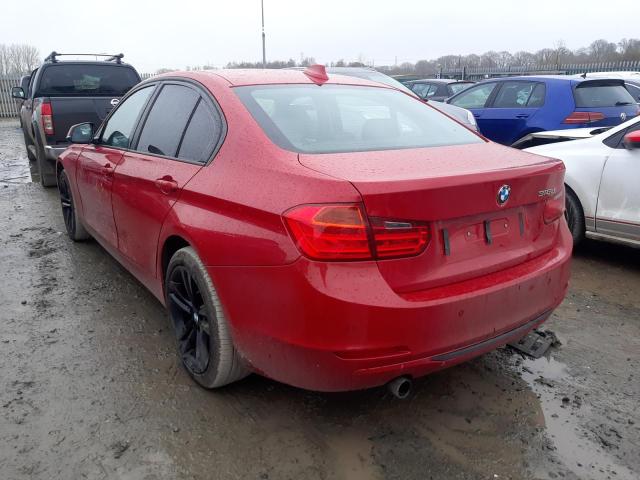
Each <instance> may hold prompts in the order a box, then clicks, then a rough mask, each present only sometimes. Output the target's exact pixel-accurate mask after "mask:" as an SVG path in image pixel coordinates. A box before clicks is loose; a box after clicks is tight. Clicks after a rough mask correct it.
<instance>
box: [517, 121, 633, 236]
mask: <svg viewBox="0 0 640 480" xmlns="http://www.w3.org/2000/svg"><path fill="white" fill-rule="evenodd" d="M598 132H599V131H598V130H597V129H595V130H594V129H593V128H590V129H589V128H584V129H575V130H571V131H568V130H563V131H557V132H543V133H544V134H546V135H547V137H548V138H554V139H555V140H561V139H562V138H563V136H564V138H576V137H586V138H581V139H579V140H570V141H560V142H558V143H551V144H548V145H541V146H537V147H532V148H527V149H525V151H528V152H531V153H537V154H540V155H545V156H548V157H554V158H559V159H560V160H562V161H563V162H564V164H565V166H566V168H567V171H566V175H565V186H566V199H567V208H566V217H567V222H568V224H569V228H570V230H571V233H572V234H573V241H574V244H578V243H579V242H580V241H581V240H582V239H583V238H584V237H585V235H586V236H587V237H589V238H595V239H599V240H608V241H613V242H618V243H624V244H627V245H632V246H635V247H640V117H636V118H634V119H632V120H629V121H628V122H625V123H623V124H621V125H618V126H617V127H613V128H611V129H609V130H606V131H604V132H602V133H598Z"/></svg>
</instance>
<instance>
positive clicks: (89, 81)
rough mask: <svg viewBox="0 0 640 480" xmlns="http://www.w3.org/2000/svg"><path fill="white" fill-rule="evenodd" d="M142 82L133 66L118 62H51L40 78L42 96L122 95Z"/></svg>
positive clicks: (39, 89) (39, 88)
mask: <svg viewBox="0 0 640 480" xmlns="http://www.w3.org/2000/svg"><path fill="white" fill-rule="evenodd" d="M139 81H140V78H139V77H138V74H137V73H136V72H135V70H133V69H132V68H128V67H120V66H116V65H108V64H107V65H65V64H59V65H50V66H48V67H47V68H46V69H45V70H44V72H42V77H40V82H39V85H38V93H39V94H40V95H50V96H54V95H62V96H64V95H82V96H89V97H93V96H100V95H105V96H113V97H120V96H122V95H124V94H125V93H127V92H128V91H129V90H130V89H131V87H133V86H134V85H135V84H137V83H138V82H139Z"/></svg>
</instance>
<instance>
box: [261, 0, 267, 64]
mask: <svg viewBox="0 0 640 480" xmlns="http://www.w3.org/2000/svg"><path fill="white" fill-rule="evenodd" d="M260 7H261V9H262V68H267V50H266V47H265V35H264V0H260Z"/></svg>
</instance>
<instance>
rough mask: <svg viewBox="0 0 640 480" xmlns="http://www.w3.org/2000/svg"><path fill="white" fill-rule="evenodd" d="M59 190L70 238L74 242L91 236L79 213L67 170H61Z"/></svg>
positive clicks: (63, 215)
mask: <svg viewBox="0 0 640 480" xmlns="http://www.w3.org/2000/svg"><path fill="white" fill-rule="evenodd" d="M58 192H60V205H61V207H62V217H63V218H64V224H65V226H66V227H67V234H68V235H69V238H70V239H71V240H73V241H74V242H81V241H82V240H86V239H88V238H89V237H90V235H89V233H87V231H86V229H85V228H84V225H82V220H80V216H79V215H78V210H77V209H76V204H75V202H74V200H73V194H72V193H71V186H70V184H69V177H67V172H66V171H65V170H60V174H59V175H58Z"/></svg>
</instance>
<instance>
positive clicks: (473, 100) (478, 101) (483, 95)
mask: <svg viewBox="0 0 640 480" xmlns="http://www.w3.org/2000/svg"><path fill="white" fill-rule="evenodd" d="M496 85H497V83H495V82H491V83H483V84H482V85H476V86H475V87H471V88H469V89H467V90H465V91H464V92H462V93H461V94H460V95H459V96H458V97H456V98H455V99H453V101H452V102H451V104H452V105H455V106H456V107H462V108H484V106H485V104H486V103H487V100H488V99H489V96H490V95H491V93H492V92H493V90H494V89H495V88H496Z"/></svg>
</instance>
